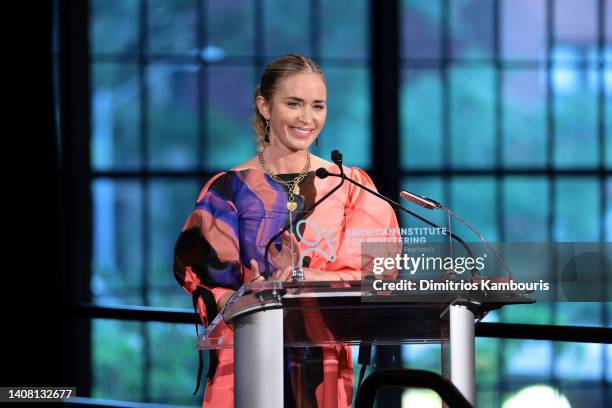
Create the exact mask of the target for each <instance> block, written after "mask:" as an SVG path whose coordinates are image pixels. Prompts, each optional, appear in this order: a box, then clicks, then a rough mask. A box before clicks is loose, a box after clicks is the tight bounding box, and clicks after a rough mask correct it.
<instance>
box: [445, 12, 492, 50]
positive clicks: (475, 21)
mask: <svg viewBox="0 0 612 408" xmlns="http://www.w3.org/2000/svg"><path fill="white" fill-rule="evenodd" d="M447 4H448V6H449V7H450V9H449V17H450V36H451V41H450V42H451V44H450V45H451V55H452V56H453V57H454V58H491V57H492V54H493V37H494V36H493V32H494V31H493V30H494V27H493V1H492V0H461V1H449V2H448V3H447Z"/></svg>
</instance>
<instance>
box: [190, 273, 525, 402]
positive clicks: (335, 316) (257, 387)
mask: <svg viewBox="0 0 612 408" xmlns="http://www.w3.org/2000/svg"><path fill="white" fill-rule="evenodd" d="M371 288H372V286H371V284H369V283H368V282H367V281H325V282H308V281H307V282H276V281H269V282H257V283H252V284H246V285H243V286H242V287H241V288H240V289H239V290H238V291H237V292H236V294H235V296H234V297H233V298H232V299H231V300H230V301H229V302H228V304H227V305H226V307H225V310H224V311H223V312H222V313H219V315H217V316H216V318H215V319H214V320H213V321H212V322H211V324H210V325H209V327H208V328H207V329H206V330H205V331H204V332H203V333H201V334H200V336H199V337H198V340H197V347H198V348H199V349H219V348H226V347H233V348H234V364H235V366H234V367H235V370H234V395H235V397H234V398H235V406H236V407H237V408H241V407H266V408H276V407H278V408H280V407H283V401H284V396H283V389H284V387H283V373H284V367H283V347H317V346H326V345H339V344H342V345H355V346H356V345H398V344H411V343H412V344H414V343H439V344H440V345H441V360H442V374H443V375H444V376H446V377H448V378H450V380H451V381H452V382H453V384H454V385H455V386H456V387H457V388H458V389H459V390H460V391H461V393H462V394H463V395H464V396H465V397H466V399H467V400H468V401H470V402H471V403H472V405H474V404H475V399H476V385H475V384H476V380H475V353H474V351H475V341H474V327H475V321H476V320H477V319H481V318H482V317H483V316H484V315H485V314H486V313H488V312H489V311H491V310H495V309H498V308H500V307H502V306H504V305H506V304H520V303H522V304H525V303H533V302H534V300H533V299H531V298H530V297H529V296H528V295H527V294H526V293H524V292H517V291H506V292H503V291H495V292H487V291H469V292H467V291H466V292H461V291H454V292H444V293H442V292H433V291H432V292H427V291H418V292H414V293H410V294H408V295H404V296H402V299H401V301H398V299H397V298H394V297H392V296H385V293H380V292H376V293H373V291H372V290H371ZM223 320H225V322H227V323H228V324H230V325H231V326H232V327H233V329H234V342H233V344H232V342H231V341H230V339H227V338H223V336H222V334H221V333H220V332H221V330H220V327H221V323H222V321H223Z"/></svg>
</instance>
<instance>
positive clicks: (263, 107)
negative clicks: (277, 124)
mask: <svg viewBox="0 0 612 408" xmlns="http://www.w3.org/2000/svg"><path fill="white" fill-rule="evenodd" d="M255 102H256V103H257V109H258V110H259V113H261V116H263V117H264V118H265V119H266V120H270V105H268V102H266V99H265V98H264V97H263V96H261V95H259V96H258V97H257V100H256V101H255Z"/></svg>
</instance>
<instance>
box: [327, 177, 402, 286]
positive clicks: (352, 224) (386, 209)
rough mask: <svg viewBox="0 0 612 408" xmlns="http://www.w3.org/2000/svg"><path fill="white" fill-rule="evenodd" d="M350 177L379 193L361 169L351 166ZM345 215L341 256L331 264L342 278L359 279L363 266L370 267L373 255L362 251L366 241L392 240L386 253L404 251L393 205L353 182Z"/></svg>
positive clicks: (340, 247) (339, 251)
mask: <svg viewBox="0 0 612 408" xmlns="http://www.w3.org/2000/svg"><path fill="white" fill-rule="evenodd" d="M350 177H351V178H352V179H353V180H355V181H357V182H359V183H360V184H362V185H364V186H366V187H368V188H369V189H371V190H374V191H376V192H378V190H377V188H376V186H375V185H374V182H373V181H372V179H371V178H370V176H368V174H367V173H366V172H365V171H363V170H362V169H360V168H358V167H352V168H351V172H350ZM345 217H346V218H345V226H344V230H343V231H342V239H341V241H340V246H339V250H338V259H337V260H336V261H335V262H334V263H333V264H332V265H331V266H332V269H333V270H336V271H338V272H340V273H341V279H343V280H349V279H350V280H359V279H361V277H362V276H361V271H362V269H365V270H368V269H369V270H371V262H372V256H371V254H364V253H362V243H363V242H371V241H377V240H380V239H381V238H382V239H390V242H388V243H387V244H386V246H385V252H386V253H385V256H395V254H396V253H398V252H399V251H400V250H401V244H400V243H399V237H400V234H399V225H398V222H397V216H396V214H395V211H394V210H393V208H392V207H391V206H390V205H389V204H388V203H386V202H385V201H383V200H381V199H380V198H378V197H376V196H375V195H373V194H372V193H370V192H368V191H366V190H364V189H362V188H360V187H358V186H356V185H354V184H352V183H351V184H349V191H348V197H347V201H346V205H345ZM393 239H398V241H393Z"/></svg>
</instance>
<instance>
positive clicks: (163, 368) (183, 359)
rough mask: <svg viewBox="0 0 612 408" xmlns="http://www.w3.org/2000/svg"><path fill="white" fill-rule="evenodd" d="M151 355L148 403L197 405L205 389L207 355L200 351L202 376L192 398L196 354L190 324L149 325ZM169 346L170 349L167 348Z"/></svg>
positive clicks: (193, 332) (196, 364) (196, 369)
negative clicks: (196, 394) (202, 363)
mask: <svg viewBox="0 0 612 408" xmlns="http://www.w3.org/2000/svg"><path fill="white" fill-rule="evenodd" d="M147 328H148V329H149V333H150V339H151V340H150V355H151V388H150V389H151V402H155V403H158V404H176V405H182V406H194V407H195V406H200V405H201V404H200V402H201V401H202V398H203V397H204V389H205V388H206V373H207V372H208V367H207V361H208V353H207V352H203V357H204V362H205V364H204V365H203V376H202V383H201V385H200V390H199V391H198V396H194V395H192V394H193V390H194V389H195V378H196V374H197V372H198V357H197V355H198V353H197V351H196V349H195V347H194V340H195V338H196V331H195V328H194V326H193V325H184V324H166V323H148V324H147ZM168 345H172V347H168Z"/></svg>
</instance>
